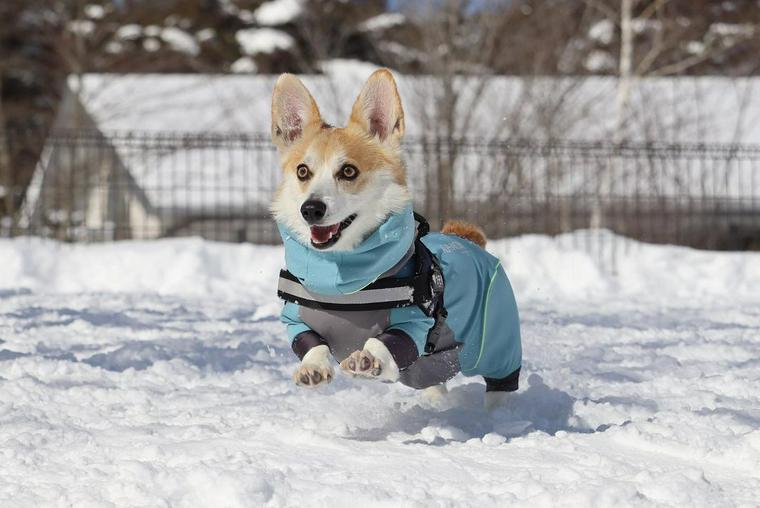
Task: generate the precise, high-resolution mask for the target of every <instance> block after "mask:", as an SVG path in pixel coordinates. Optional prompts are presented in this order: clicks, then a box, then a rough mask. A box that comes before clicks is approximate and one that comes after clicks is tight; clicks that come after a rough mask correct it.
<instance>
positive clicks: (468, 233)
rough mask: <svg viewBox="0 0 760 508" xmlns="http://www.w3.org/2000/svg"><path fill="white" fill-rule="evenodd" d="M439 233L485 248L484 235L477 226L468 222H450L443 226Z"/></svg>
mask: <svg viewBox="0 0 760 508" xmlns="http://www.w3.org/2000/svg"><path fill="white" fill-rule="evenodd" d="M441 233H445V234H447V235H456V236H459V237H461V238H465V239H467V240H469V241H471V242H472V243H474V244H476V245H480V246H481V247H482V248H485V246H486V234H485V233H483V230H482V229H480V228H479V227H478V226H476V225H475V224H470V223H469V222H464V221H461V220H450V221H448V222H446V224H444V225H443V228H442V229H441Z"/></svg>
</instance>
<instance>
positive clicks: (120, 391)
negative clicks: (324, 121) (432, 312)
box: [0, 237, 760, 508]
mask: <svg viewBox="0 0 760 508" xmlns="http://www.w3.org/2000/svg"><path fill="white" fill-rule="evenodd" d="M577 243H578V244H579V245H580V244H582V241H578V242H577ZM574 244H576V242H575V239H574V238H570V237H567V238H562V239H559V240H553V239H549V238H546V237H523V238H518V239H513V240H507V241H499V242H494V243H493V244H492V249H493V251H494V252H495V253H497V254H499V255H500V256H501V257H502V259H503V260H504V262H505V264H506V266H507V268H508V272H509V273H510V276H511V278H512V281H513V283H514V285H515V289H516V292H517V295H518V298H519V299H520V302H521V312H522V318H523V334H524V345H525V364H524V375H523V378H522V388H521V390H520V392H518V394H517V395H516V396H515V397H514V399H513V404H512V405H511V407H510V408H508V409H507V410H504V411H502V412H499V413H496V414H492V415H489V414H486V413H485V412H484V411H483V410H482V409H481V401H482V390H483V386H482V384H481V383H480V382H479V381H478V380H476V379H468V378H462V377H459V378H457V379H455V380H454V382H453V383H452V387H451V392H450V394H449V396H448V397H447V398H446V399H445V400H444V401H443V402H442V404H441V405H440V406H433V405H432V404H431V403H429V402H427V401H425V400H423V399H421V398H420V396H419V394H418V393H416V392H413V391H412V390H409V389H406V388H404V387H401V386H396V385H384V384H373V383H371V382H358V381H352V380H348V379H346V378H344V377H342V376H340V375H339V376H338V377H337V379H336V380H335V382H334V383H333V384H332V385H330V386H329V387H327V388H326V389H324V390H319V391H307V390H303V389H298V388H297V387H295V386H294V385H293V383H292V381H291V380H290V374H291V372H292V369H293V368H294V366H295V361H294V358H293V356H292V353H291V352H290V351H289V347H288V344H287V343H286V340H285V338H284V334H283V331H282V328H281V326H280V324H279V323H278V322H277V319H276V314H277V312H278V305H279V304H278V302H277V300H276V298H275V296H274V285H275V283H276V275H277V269H278V268H279V266H280V264H281V256H282V253H281V250H280V249H279V248H277V247H256V246H248V245H226V244H214V243H209V242H203V241H200V240H166V241H159V242H150V243H137V242H125V243H117V244H105V245H90V246H86V245H60V244H56V243H54V242H50V241H41V240H37V239H17V240H13V241H10V240H3V241H0V459H1V460H0V505H2V506H4V507H5V506H9V507H16V506H18V507H27V506H167V507H168V506H172V507H185V506H186V507H197V506H232V507H236V506H241V507H249V506H260V505H269V506H292V505H301V504H308V505H310V506H328V505H329V506H357V505H361V506H365V505H366V506H377V505H383V506H422V505H430V504H433V505H438V506H511V505H517V506H574V507H575V506H614V507H615V508H618V507H620V506H652V505H658V506H678V507H682V506H708V505H709V506H757V503H758V494H757V493H758V492H760V473H759V471H760V390H758V386H760V358H758V351H759V350H760V311H758V308H760V306H759V305H758V304H760V290H759V289H758V288H760V255H758V254H737V253H712V252H699V251H693V250H689V249H681V248H672V247H658V246H650V245H640V244H633V243H631V244H628V245H627V248H626V249H621V252H619V253H618V264H617V271H618V275H617V276H611V275H609V274H608V273H607V271H606V270H604V269H602V268H600V267H599V265H598V264H597V263H596V262H595V260H594V257H593V256H589V255H587V254H586V253H585V251H584V250H583V249H582V248H580V247H578V248H574V247H573V245H574Z"/></svg>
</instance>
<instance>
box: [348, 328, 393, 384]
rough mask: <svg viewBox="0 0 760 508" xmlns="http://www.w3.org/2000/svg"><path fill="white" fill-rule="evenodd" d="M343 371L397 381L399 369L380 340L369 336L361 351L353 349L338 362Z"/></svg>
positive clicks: (360, 375) (364, 376)
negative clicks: (346, 356)
mask: <svg viewBox="0 0 760 508" xmlns="http://www.w3.org/2000/svg"><path fill="white" fill-rule="evenodd" d="M340 367H341V369H343V372H345V373H346V374H348V375H350V376H358V377H363V378H367V379H380V380H382V381H390V382H393V381H398V378H399V369H398V365H396V361H395V360H394V359H393V356H392V355H391V353H390V351H388V348H387V347H385V344H383V343H382V342H381V341H379V340H377V339H375V338H371V339H367V342H365V343H364V349H363V350H362V351H354V352H353V353H351V354H350V355H349V356H348V358H346V359H345V360H343V361H342V362H340Z"/></svg>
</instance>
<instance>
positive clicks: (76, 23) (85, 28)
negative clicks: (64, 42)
mask: <svg viewBox="0 0 760 508" xmlns="http://www.w3.org/2000/svg"><path fill="white" fill-rule="evenodd" d="M67 26H68V28H69V31H70V32H71V33H74V34H77V35H80V36H82V37H87V36H89V35H92V34H93V32H95V23H94V22H92V21H91V20H89V19H74V20H72V21H69V23H68V25H67Z"/></svg>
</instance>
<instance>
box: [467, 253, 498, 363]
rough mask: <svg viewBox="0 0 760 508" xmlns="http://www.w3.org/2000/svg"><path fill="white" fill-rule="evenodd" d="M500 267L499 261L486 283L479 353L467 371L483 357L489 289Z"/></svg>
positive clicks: (489, 296)
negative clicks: (489, 280)
mask: <svg viewBox="0 0 760 508" xmlns="http://www.w3.org/2000/svg"><path fill="white" fill-rule="evenodd" d="M500 266H501V261H499V262H498V263H496V266H495V267H494V269H493V275H491V282H489V283H488V291H487V292H486V303H485V308H484V309H483V335H482V336H481V338H480V353H479V354H478V360H477V361H476V362H475V365H473V366H472V367H470V368H469V369H467V370H473V369H474V368H476V367H477V366H478V364H479V363H480V359H481V358H482V357H483V350H484V349H485V344H486V320H487V319H488V301H489V300H490V299H491V289H493V281H495V280H496V276H497V275H498V274H499V267H500Z"/></svg>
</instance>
